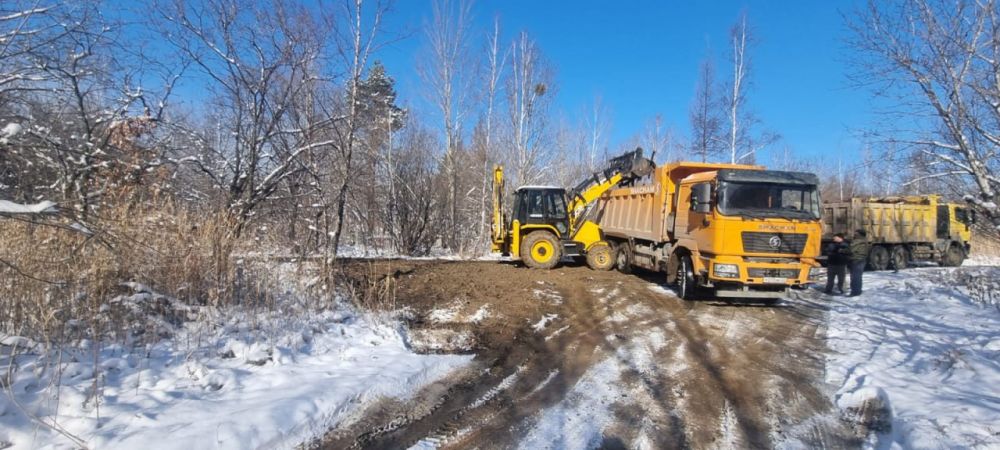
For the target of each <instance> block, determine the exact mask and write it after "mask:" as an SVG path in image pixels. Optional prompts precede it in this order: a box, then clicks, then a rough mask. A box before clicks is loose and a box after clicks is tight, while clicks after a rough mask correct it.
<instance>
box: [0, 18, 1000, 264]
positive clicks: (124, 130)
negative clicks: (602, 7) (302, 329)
mask: <svg viewBox="0 0 1000 450" xmlns="http://www.w3.org/2000/svg"><path fill="white" fill-rule="evenodd" d="M960 3H961V4H962V6H963V7H962V8H959V9H958V10H957V11H951V10H948V11H943V10H942V8H944V6H945V5H944V4H943V3H942V4H938V3H937V2H934V1H931V0H919V1H918V0H902V1H899V2H895V3H886V4H882V3H872V5H871V6H870V7H869V8H868V9H867V10H865V11H861V12H859V14H857V17H856V21H855V22H854V23H853V27H854V28H855V33H854V36H855V37H856V42H854V45H856V47H857V49H858V55H859V56H858V62H859V64H858V67H859V68H861V69H862V70H866V71H871V72H870V75H869V76H870V78H869V80H868V81H875V82H879V81H887V82H889V81H890V80H897V81H901V82H902V84H891V86H892V89H891V91H892V92H895V93H898V94H900V98H903V99H905V103H906V104H908V105H910V106H911V107H912V108H913V109H910V110H908V111H912V114H913V115H921V116H922V117H923V119H922V120H926V122H924V123H930V124H933V126H932V127H931V128H925V129H923V130H922V132H921V133H913V132H912V131H913V130H905V131H907V133H893V132H892V131H898V130H888V131H889V132H885V133H883V134H879V135H878V136H879V137H880V138H879V139H875V140H873V144H872V147H871V148H870V149H869V150H866V151H865V153H864V155H863V158H862V162H861V163H860V164H853V163H852V164H850V165H849V166H846V167H838V166H839V164H838V162H837V160H833V161H832V164H831V160H829V159H824V160H819V161H817V160H803V159H802V158H797V157H796V155H795V153H794V149H789V148H787V146H785V147H784V150H783V151H782V150H778V149H780V148H781V145H782V144H781V142H780V137H779V134H778V133H777V132H774V131H770V130H768V129H767V127H766V126H765V125H764V124H762V123H761V121H760V120H759V119H758V118H757V117H756V116H754V115H753V114H752V108H751V106H752V101H751V100H752V99H751V97H750V96H749V93H750V92H751V87H752V80H753V77H752V76H751V75H752V73H753V72H752V68H753V65H752V54H753V48H754V45H756V44H757V41H756V40H755V35H754V33H753V27H752V24H751V23H750V22H749V21H748V19H747V15H746V14H745V13H744V14H742V15H740V16H739V17H738V19H737V20H736V22H735V25H734V26H733V28H732V32H731V33H730V35H729V40H728V42H727V46H726V49H727V50H726V52H724V53H725V54H726V55H727V56H725V61H726V62H725V64H718V65H716V64H714V62H713V61H712V59H711V58H708V59H706V62H705V63H704V64H703V65H702V66H701V68H700V69H698V68H692V70H696V69H697V70H699V75H700V77H699V78H700V80H699V83H698V85H697V86H693V87H692V98H693V100H692V102H691V104H690V105H688V107H689V112H690V123H689V124H686V125H680V124H669V123H665V122H664V120H663V119H662V117H661V116H659V115H658V116H655V117H651V118H650V119H649V121H648V123H647V124H646V126H645V129H646V131H645V132H643V133H640V134H637V135H636V136H634V137H633V138H631V139H629V140H626V141H625V142H622V143H621V144H620V145H617V146H614V147H613V148H612V146H611V145H610V144H609V134H610V128H611V118H610V115H611V112H610V111H609V108H608V107H607V105H605V104H604V103H603V102H602V101H601V99H600V97H599V96H598V97H597V98H595V100H594V103H593V107H592V108H588V110H587V111H583V112H570V113H568V114H567V113H566V112H564V111H560V110H559V109H558V107H557V106H556V103H555V101H554V100H555V97H556V96H557V95H558V94H559V83H558V77H557V76H556V67H553V65H552V63H551V61H550V60H549V59H547V58H546V56H545V53H544V49H542V48H541V47H540V46H539V45H538V43H537V42H536V41H535V40H534V39H533V38H532V36H531V35H530V34H529V33H527V32H517V33H504V32H503V29H502V20H501V19H502V18H496V19H495V20H494V21H493V22H492V24H491V25H492V26H489V27H481V26H478V25H477V23H480V22H477V21H476V20H473V19H474V18H473V10H472V7H471V4H470V3H469V2H458V1H454V2H452V1H446V0H442V1H437V2H434V3H433V7H432V8H431V10H430V12H429V14H428V17H427V18H426V20H425V23H424V25H423V26H422V28H421V29H419V30H415V32H413V33H412V34H408V33H407V30H394V29H390V28H389V26H388V25H387V20H386V19H387V17H390V15H391V14H393V13H394V12H393V9H392V4H391V3H389V2H385V1H377V0H342V1H335V2H305V1H279V0H248V1H237V0H202V1H196V2H192V1H182V0H147V1H144V2H136V3H135V4H133V5H131V6H129V7H128V9H127V10H120V9H121V5H119V4H116V3H114V4H113V3H108V2H102V1H100V0H78V1H60V0H52V1H25V0H15V1H7V2H4V3H3V5H2V6H0V126H2V130H0V198H3V199H11V200H15V201H18V202H21V203H30V202H35V201H39V200H43V199H44V200H53V201H56V202H58V203H59V204H60V206H61V209H62V211H63V212H64V214H69V215H70V216H71V218H72V220H73V221H74V222H76V223H77V224H78V225H79V227H80V228H81V229H91V230H94V229H98V228H99V227H100V221H101V220H102V217H104V216H106V215H107V211H108V210H110V209H112V208H128V207H129V205H135V204H155V202H164V201H169V202H171V205H181V206H182V207H183V208H185V209H186V210H189V211H192V212H196V213H206V214H216V213H222V214H224V215H225V217H226V220H227V223H228V224H230V233H232V235H233V236H240V237H252V238H253V239H257V240H260V241H261V242H266V243H273V244H277V247H278V248H287V249H291V250H292V251H294V252H296V253H301V254H324V255H335V254H337V253H338V251H339V250H344V249H345V248H347V247H351V248H355V249H378V250H380V251H387V252H393V253H401V254H410V255H422V254H427V253H428V252H430V251H431V249H432V248H442V249H445V250H447V251H450V252H454V253H458V254H464V255H470V254H478V253H481V252H482V251H483V250H484V249H485V248H486V245H487V243H486V240H487V238H486V237H487V235H488V228H487V227H488V214H489V206H490V205H489V198H488V194H489V192H490V186H489V180H490V173H491V169H492V166H493V165H494V164H503V165H504V166H505V167H506V171H507V174H508V177H509V181H508V186H516V185H520V184H531V183H544V184H556V185H563V186H571V185H574V184H576V182H577V181H578V180H579V179H580V178H581V177H582V176H584V174H586V173H588V172H590V171H592V170H595V169H596V168H598V167H599V166H600V164H601V162H602V161H603V160H604V159H605V157H607V156H609V155H611V154H615V153H618V152H619V151H624V150H630V149H632V148H634V147H636V146H642V147H643V148H645V149H646V151H647V154H649V153H650V152H656V155H657V158H656V159H657V160H658V161H660V162H663V161H669V160H679V159H685V160H707V161H726V162H730V161H732V162H753V161H755V160H758V159H757V158H758V155H759V154H760V152H761V151H763V150H764V149H769V151H770V153H769V154H770V155H771V161H772V167H774V168H779V169H804V170H813V171H817V172H819V173H820V175H821V177H822V178H823V179H824V180H825V181H826V183H825V186H824V194H825V197H827V198H845V197H849V196H851V195H855V194H863V193H872V194H883V193H889V191H892V193H911V192H916V191H923V192H928V191H930V190H933V189H938V190H948V191H949V193H954V194H956V195H964V196H966V197H967V198H968V199H969V200H970V201H972V202H974V203H975V204H977V205H978V206H979V207H980V208H981V210H982V211H983V213H984V214H985V216H986V217H989V218H991V219H993V220H994V221H995V222H996V223H998V224H1000V214H997V213H996V203H997V200H998V197H997V195H998V194H997V192H998V191H997V189H998V184H997V177H996V175H995V174H996V173H997V165H998V158H997V151H996V149H997V148H998V142H1000V140H997V139H996V138H995V136H994V135H995V134H996V133H994V131H995V129H996V127H997V124H998V123H1000V121H998V120H996V119H997V117H998V116H1000V113H998V111H1000V108H997V107H996V104H997V103H996V102H995V101H994V100H995V99H996V98H998V97H1000V88H997V86H1000V82H997V75H996V74H997V73H1000V71H997V70H996V67H997V65H996V64H997V63H996V59H997V58H996V56H997V50H996V49H997V48H1000V32H997V30H1000V21H998V20H997V12H996V7H995V5H994V4H993V2H986V3H972V2H960ZM945 9H946V8H945ZM906 23H920V24H922V27H921V28H920V31H919V32H914V31H913V30H910V29H905V28H904V27H903V25H905V24H906ZM399 39H416V40H419V41H420V43H421V45H420V48H421V50H420V52H421V53H420V54H419V55H415V59H414V61H415V62H414V67H413V70H414V71H415V72H416V73H418V74H419V75H420V77H419V79H420V90H421V92H420V94H421V95H422V96H423V97H424V98H425V100H426V104H427V105H431V108H430V109H428V108H424V109H423V110H417V109H415V108H413V107H411V106H410V105H404V104H401V102H400V101H399V100H398V99H397V87H396V84H395V81H394V78H393V74H391V73H387V71H386V70H385V68H384V66H382V65H381V64H380V63H379V55H380V52H382V51H384V49H385V46H386V45H391V44H392V43H393V42H395V41H397V40H399ZM961 56H964V58H959V57H961ZM934 58H938V59H939V60H935V59H934ZM956 70H957V72H956ZM991 70H992V72H991ZM716 73H718V74H721V75H720V76H719V78H721V79H722V81H721V82H717V81H715V78H716ZM907 83H909V84H907ZM907 85H909V86H910V87H913V88H915V89H911V90H905V86H907ZM900 86H904V88H900ZM899 89H903V90H899ZM889 90H890V89H886V91H889ZM928 106H929V107H930V109H928ZM682 107H683V105H682ZM927 117H930V119H927ZM896 123H900V122H896ZM675 126H680V127H685V128H686V127H690V133H688V134H686V135H685V134H683V133H678V132H677V131H676V128H675ZM883 131H886V130H884V129H883ZM887 155H889V156H891V157H887ZM151 202H152V203H151Z"/></svg>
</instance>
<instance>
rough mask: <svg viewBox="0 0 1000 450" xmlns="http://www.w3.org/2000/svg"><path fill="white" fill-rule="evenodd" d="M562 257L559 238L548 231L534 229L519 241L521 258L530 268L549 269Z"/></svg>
mask: <svg viewBox="0 0 1000 450" xmlns="http://www.w3.org/2000/svg"><path fill="white" fill-rule="evenodd" d="M560 258H562V246H561V245H560V244H559V240H558V239H556V237H555V236H554V235H553V234H552V233H549V232H548V231H535V232H533V233H531V234H529V235H528V237H527V238H525V239H524V242H522V243H521V259H522V260H523V261H524V264H525V265H527V266H528V267H531V268H532V269H551V268H553V267H555V266H556V264H559V259H560Z"/></svg>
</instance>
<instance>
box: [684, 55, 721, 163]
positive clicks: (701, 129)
mask: <svg viewBox="0 0 1000 450" xmlns="http://www.w3.org/2000/svg"><path fill="white" fill-rule="evenodd" d="M714 92H715V69H714V66H713V64H712V60H711V59H708V58H706V59H705V60H704V61H702V63H701V66H699V68H698V82H697V85H696V86H695V94H694V103H692V104H691V111H690V113H689V118H690V121H691V147H690V150H691V153H693V154H695V155H696V156H697V157H699V158H701V161H702V162H707V161H708V160H709V159H710V158H712V157H714V156H715V155H717V154H719V153H721V150H722V148H721V145H720V144H721V143H722V136H721V135H722V121H721V120H720V119H719V116H718V113H717V110H716V105H717V103H718V102H717V101H716V97H715V93H714Z"/></svg>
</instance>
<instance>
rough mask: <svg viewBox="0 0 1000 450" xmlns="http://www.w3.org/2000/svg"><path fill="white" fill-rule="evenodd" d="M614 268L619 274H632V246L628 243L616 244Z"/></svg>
mask: <svg viewBox="0 0 1000 450" xmlns="http://www.w3.org/2000/svg"><path fill="white" fill-rule="evenodd" d="M615 268H616V269H618V271H619V272H621V273H632V245H630V244H629V243H628V242H622V243H621V244H618V251H617V252H616V253H615Z"/></svg>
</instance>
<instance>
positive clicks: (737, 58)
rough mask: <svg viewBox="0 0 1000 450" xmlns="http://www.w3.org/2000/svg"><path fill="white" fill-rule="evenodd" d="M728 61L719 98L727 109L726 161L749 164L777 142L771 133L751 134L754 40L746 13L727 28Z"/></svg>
mask: <svg viewBox="0 0 1000 450" xmlns="http://www.w3.org/2000/svg"><path fill="white" fill-rule="evenodd" d="M729 40H730V46H731V47H730V55H729V56H730V62H731V63H732V71H733V72H732V78H731V79H730V80H729V86H728V92H727V93H726V96H725V97H724V99H723V102H724V103H725V106H726V110H727V115H728V117H727V119H728V121H729V131H728V136H727V143H726V145H727V147H728V150H729V162H730V163H732V164H736V163H738V162H748V163H752V162H753V161H754V160H755V159H756V155H757V153H758V152H760V151H761V150H763V149H764V148H766V147H767V146H769V145H771V144H773V143H775V142H777V141H778V140H779V139H780V137H779V136H778V135H777V134H775V133H772V132H766V131H765V132H762V133H759V134H755V133H754V130H753V128H754V126H756V125H758V122H759V121H758V119H757V117H756V116H755V115H754V114H753V113H752V112H751V111H750V110H749V109H748V108H747V92H748V91H749V88H750V69H751V60H750V49H751V46H753V45H754V43H755V42H756V41H755V39H754V36H753V31H752V29H751V28H750V25H749V23H748V19H747V14H746V12H745V11H744V12H743V13H741V14H740V17H739V19H738V20H737V22H736V24H735V25H733V27H732V29H730V31H729Z"/></svg>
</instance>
